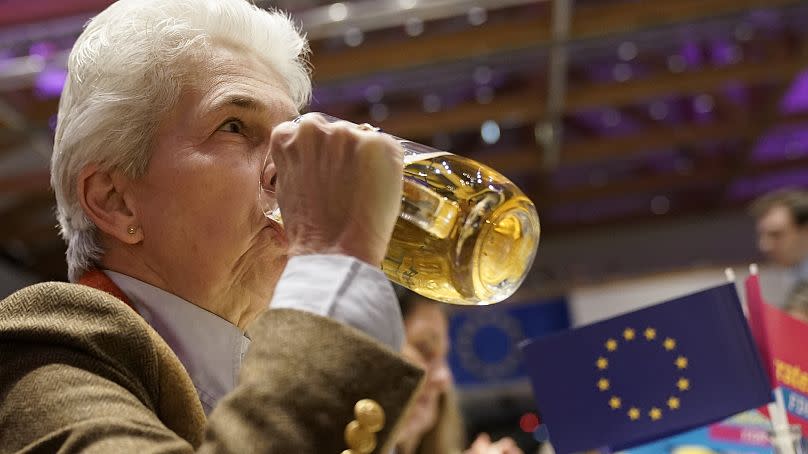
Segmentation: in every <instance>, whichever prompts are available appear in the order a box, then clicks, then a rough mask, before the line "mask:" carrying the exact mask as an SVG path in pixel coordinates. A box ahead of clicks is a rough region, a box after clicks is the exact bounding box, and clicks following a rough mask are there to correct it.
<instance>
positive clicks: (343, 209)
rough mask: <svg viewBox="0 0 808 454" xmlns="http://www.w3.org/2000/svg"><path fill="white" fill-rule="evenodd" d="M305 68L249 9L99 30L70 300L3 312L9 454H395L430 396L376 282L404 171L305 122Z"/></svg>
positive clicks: (79, 146) (66, 170) (367, 145)
mask: <svg viewBox="0 0 808 454" xmlns="http://www.w3.org/2000/svg"><path fill="white" fill-rule="evenodd" d="M306 52H307V44H306V42H305V40H304V39H303V38H302V37H301V36H300V34H299V33H298V32H297V30H296V28H295V27H294V26H293V24H292V23H291V21H290V20H289V18H288V17H286V16H285V15H283V14H280V13H277V12H267V11H263V10H260V9H258V8H256V7H254V6H252V5H250V4H248V3H247V2H245V1H244V0H120V1H118V2H117V3H115V4H113V5H112V6H110V7H109V8H107V9H106V10H105V11H104V12H102V13H101V14H99V15H98V16H97V17H96V18H94V19H93V20H92V21H90V22H89V23H88V25H87V27H86V29H85V30H84V32H83V33H82V34H81V36H80V37H79V39H78V41H77V42H76V44H75V47H74V48H73V50H72V52H71V55H70V59H69V63H68V79H67V82H66V86H65V89H64V92H63V94H62V98H61V101H60V104H59V115H58V125H57V130H56V139H55V144H54V153H53V158H52V164H51V170H52V186H53V189H54V192H55V194H56V200H57V213H58V218H59V223H60V226H61V231H62V235H63V237H64V238H65V240H66V242H67V246H68V247H67V262H68V266H69V277H70V280H71V282H73V284H60V283H46V284H39V285H35V286H32V287H29V288H26V289H23V290H21V291H19V292H17V293H16V294H14V295H12V296H10V297H9V298H7V299H6V300H4V301H2V302H0V396H2V397H0V453H5V452H25V453H34V452H101V453H112V452H114V453H120V452H191V451H194V450H199V451H200V452H237V453H246V452H279V453H306V452H317V453H320V452H323V453H325V452H335V453H336V452H345V453H370V452H387V450H388V449H390V448H391V447H392V446H391V443H392V442H391V441H390V440H392V439H393V437H392V435H394V432H395V430H394V429H395V428H396V426H397V422H398V421H399V419H400V417H401V415H402V413H403V412H404V409H405V408H407V404H408V401H409V400H410V397H411V395H412V394H413V392H414V390H415V389H416V388H417V386H418V383H419V381H420V380H421V376H422V372H421V371H420V370H419V369H417V368H416V367H414V366H411V365H409V364H408V363H407V362H406V361H404V360H403V359H402V358H401V357H400V356H399V355H398V354H397V353H396V351H397V350H398V349H399V348H400V345H401V342H402V339H403V325H402V321H401V313H400V311H399V308H398V305H397V302H396V298H395V295H394V293H393V290H392V287H391V286H390V284H389V282H388V281H387V280H386V279H385V277H384V275H383V274H382V272H381V271H380V269H379V268H378V264H379V263H381V261H382V259H383V257H384V254H385V250H386V246H387V243H388V241H389V239H390V235H391V233H392V230H393V225H394V223H395V220H396V217H397V214H398V210H399V203H400V197H401V178H402V167H403V166H402V157H401V150H400V149H399V147H398V145H397V144H396V143H394V142H393V141H392V140H391V139H389V138H386V137H385V136H383V135H380V134H375V133H372V132H367V131H363V130H359V129H357V128H352V127H350V126H348V125H347V124H344V123H335V124H328V123H327V122H325V121H323V120H321V119H318V117H316V116H308V115H307V116H304V117H303V119H302V120H301V121H300V122H298V123H292V122H290V121H289V120H291V119H294V118H295V117H297V116H298V109H300V108H302V107H303V106H304V105H305V104H306V102H307V101H308V98H309V95H310V90H311V87H310V79H309V74H308V69H307V66H306V63H305V56H306ZM268 153H269V159H271V163H270V165H269V167H268V168H267V170H266V171H264V165H263V164H264V160H265V157H266V156H267V154H268ZM259 180H261V181H263V182H264V184H265V185H266V186H270V187H269V189H272V191H271V192H268V193H265V194H263V195H262V197H269V196H271V193H274V194H276V195H277V200H276V202H277V204H278V206H279V207H280V208H281V211H282V212H283V227H282V228H281V226H280V225H279V224H278V223H276V222H274V221H272V220H269V219H267V218H266V217H265V216H264V215H263V213H262V212H261V209H260V207H259V200H258V193H259ZM271 202H273V203H274V202H275V200H272V201H271ZM77 284H83V285H77ZM127 306H128V307H127ZM267 309H269V310H267ZM248 327H249V330H247V328H248ZM242 359H243V363H242ZM343 450H344V451H343Z"/></svg>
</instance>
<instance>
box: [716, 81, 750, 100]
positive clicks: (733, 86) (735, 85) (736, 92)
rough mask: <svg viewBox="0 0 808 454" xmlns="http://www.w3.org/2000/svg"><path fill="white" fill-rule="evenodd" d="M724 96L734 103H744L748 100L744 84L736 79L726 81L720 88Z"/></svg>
mask: <svg viewBox="0 0 808 454" xmlns="http://www.w3.org/2000/svg"><path fill="white" fill-rule="evenodd" d="M722 90H723V92H724V97H726V98H727V99H729V100H730V101H732V102H733V103H734V104H739V105H745V104H746V103H747V102H748V101H749V97H748V96H747V90H746V87H744V85H743V84H742V83H740V82H738V81H730V82H727V84H726V85H724V87H723V88H722Z"/></svg>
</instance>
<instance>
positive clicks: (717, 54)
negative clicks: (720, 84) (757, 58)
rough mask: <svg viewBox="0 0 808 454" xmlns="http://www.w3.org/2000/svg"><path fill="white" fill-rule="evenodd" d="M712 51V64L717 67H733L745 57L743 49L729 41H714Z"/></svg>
mask: <svg viewBox="0 0 808 454" xmlns="http://www.w3.org/2000/svg"><path fill="white" fill-rule="evenodd" d="M710 50H711V57H712V62H713V64H714V65H716V66H725V65H733V64H735V63H738V62H739V61H741V58H742V57H743V55H742V53H743V51H742V50H741V48H740V47H738V46H737V45H735V44H733V43H731V42H729V41H727V40H716V41H714V42H713V43H712V46H710Z"/></svg>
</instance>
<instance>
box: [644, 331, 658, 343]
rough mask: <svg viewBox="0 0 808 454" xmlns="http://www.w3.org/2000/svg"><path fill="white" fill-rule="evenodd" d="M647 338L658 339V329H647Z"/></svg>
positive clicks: (650, 339)
mask: <svg viewBox="0 0 808 454" xmlns="http://www.w3.org/2000/svg"><path fill="white" fill-rule="evenodd" d="M645 338H646V339H648V340H649V341H652V340H654V339H656V330H655V329H654V328H646V329H645Z"/></svg>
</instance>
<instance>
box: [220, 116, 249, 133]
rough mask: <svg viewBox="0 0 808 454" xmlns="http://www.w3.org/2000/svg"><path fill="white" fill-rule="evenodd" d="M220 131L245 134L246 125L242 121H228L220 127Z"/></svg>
mask: <svg viewBox="0 0 808 454" xmlns="http://www.w3.org/2000/svg"><path fill="white" fill-rule="evenodd" d="M218 131H224V132H230V133H234V134H241V133H243V132H244V123H242V122H241V120H235V119H231V120H227V121H225V122H224V123H222V125H221V126H219V129H218Z"/></svg>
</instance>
